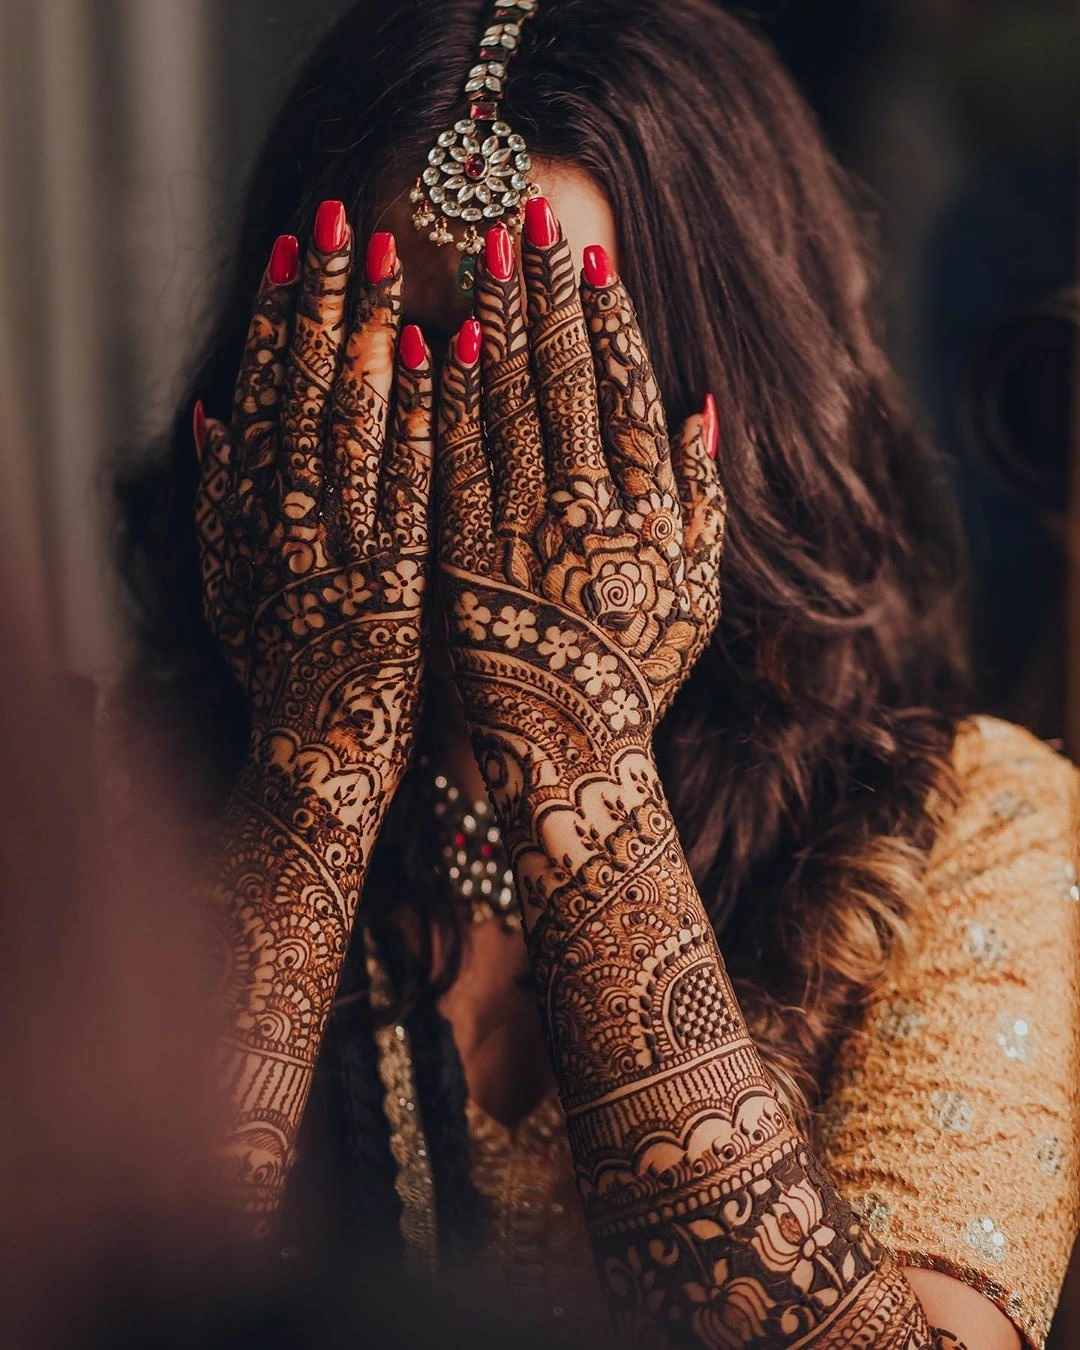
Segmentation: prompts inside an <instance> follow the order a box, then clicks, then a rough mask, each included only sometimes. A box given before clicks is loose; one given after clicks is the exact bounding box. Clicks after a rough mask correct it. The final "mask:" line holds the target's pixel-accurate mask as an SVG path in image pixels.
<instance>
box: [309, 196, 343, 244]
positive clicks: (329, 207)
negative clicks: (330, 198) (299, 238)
mask: <svg viewBox="0 0 1080 1350" xmlns="http://www.w3.org/2000/svg"><path fill="white" fill-rule="evenodd" d="M347 233H348V220H347V219H346V216H345V204H344V202H323V204H322V205H321V206H320V207H319V209H318V211H317V212H316V213H315V247H316V248H317V249H318V250H319V252H320V253H336V252H337V251H338V249H339V248H343V247H344V246H345V237H346V235H347Z"/></svg>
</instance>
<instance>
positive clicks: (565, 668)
mask: <svg viewBox="0 0 1080 1350" xmlns="http://www.w3.org/2000/svg"><path fill="white" fill-rule="evenodd" d="M523 272H524V277H525V284H526V289H527V292H528V301H529V303H528V339H529V343H530V345H531V350H532V368H533V369H534V370H535V372H536V381H537V389H536V395H535V407H536V408H537V410H538V415H539V420H540V425H541V437H542V444H543V447H544V467H545V473H546V480H547V497H546V499H541V497H540V495H539V494H540V485H539V484H537V483H536V482H535V476H534V475H531V474H529V475H525V476H524V477H523V478H522V479H520V480H515V483H516V490H517V492H518V502H517V505H516V508H515V510H514V511H513V512H512V513H510V514H511V515H512V519H511V520H510V521H508V520H507V516H508V507H507V495H506V494H505V493H500V492H497V491H496V490H495V488H494V484H496V483H498V482H499V481H500V480H501V479H502V478H503V477H505V475H506V474H507V473H508V471H509V470H508V464H509V463H510V462H513V460H514V457H515V456H516V455H519V454H520V453H522V452H521V450H520V447H518V446H516V445H507V444H506V442H507V440H508V439H510V438H512V436H513V419H512V418H511V417H510V415H509V413H508V411H507V409H506V407H505V401H504V402H502V403H500V406H499V408H498V415H499V416H500V417H501V418H502V420H503V424H504V426H506V427H508V428H509V429H508V430H506V431H504V433H503V440H502V442H501V443H500V444H499V445H498V446H496V445H492V444H489V446H488V448H489V449H490V451H491V455H492V459H493V461H494V463H493V465H492V466H489V464H488V460H487V457H486V455H485V449H484V442H483V439H482V436H481V427H482V425H483V424H484V422H485V421H486V422H490V417H489V415H488V404H487V397H488V396H489V394H490V393H491V391H492V389H493V388H494V387H495V386H494V385H493V382H492V379H491V377H490V376H489V377H488V379H487V380H486V381H485V383H484V386H483V409H481V406H480V403H481V392H480V389H479V388H478V381H477V379H476V376H475V372H474V371H472V370H469V369H465V368H462V366H461V365H460V363H459V362H457V361H456V359H455V357H454V354H453V353H451V357H450V358H449V360H448V362H447V365H446V367H445V368H444V378H443V386H442V413H441V417H440V443H439V455H438V471H439V483H440V503H441V507H442V516H441V530H440V555H441V563H442V588H441V589H442V592H443V594H444V596H445V598H446V602H447V609H448V629H449V636H450V643H451V650H452V656H453V661H454V670H455V677H456V680H457V683H458V686H459V688H460V690H461V693H462V697H463V700H464V704H465V709H466V714H467V716H468V719H469V724H470V729H471V734H472V739H473V744H474V748H475V751H476V755H477V759H478V762H479V765H480V768H481V771H482V772H483V774H484V776H485V779H486V782H487V784H488V788H489V791H490V794H491V797H492V800H493V802H494V804H495V806H496V808H497V810H498V812H499V814H500V818H501V822H502V825H503V830H504V834H505V836H506V839H507V842H508V845H509V849H510V854H511V858H512V860H513V864H514V868H515V874H516V878H517V882H518V891H519V896H520V898H521V902H522V911H523V916H524V919H525V929H526V935H527V942H528V946H529V951H530V955H531V958H532V962H533V968H534V972H535V976H536V984H537V990H538V995H539V1000H540V1006H541V1012H542V1016H543V1020H544V1024H545V1028H546V1031H547V1034H548V1038H549V1042H550V1045H551V1048H552V1053H553V1058H554V1062H555V1065H556V1069H557V1072H558V1076H559V1083H560V1090H561V1095H562V1100H563V1105H564V1109H565V1112H566V1119H567V1129H568V1134H569V1139H570V1143H571V1147H572V1152H573V1157H574V1163H575V1169H576V1176H577V1182H578V1187H579V1190H580V1193H581V1196H582V1200H583V1203H584V1207H585V1213H586V1218H587V1221H588V1224H589V1229H590V1233H591V1236H592V1240H593V1245H594V1249H595V1253H596V1258H597V1265H598V1269H599V1272H600V1276H601V1280H602V1283H603V1285H604V1286H605V1288H606V1290H607V1292H608V1296H609V1299H610V1303H611V1307H612V1312H613V1315H614V1318H615V1321H616V1325H617V1328H618V1332H619V1339H620V1343H626V1342H629V1341H636V1340H638V1339H642V1340H645V1341H647V1342H648V1343H650V1344H670V1345H686V1346H692V1345H694V1346H715V1347H736V1346H757V1347H766V1346H768V1347H774V1346H781V1345H814V1346H815V1347H824V1346H828V1347H834V1346H835V1347H837V1350H838V1348H839V1347H840V1346H864V1347H871V1346H872V1347H881V1346H884V1347H896V1348H897V1350H899V1348H900V1347H903V1350H929V1347H931V1346H933V1345H934V1337H933V1333H932V1332H931V1331H930V1329H929V1327H928V1325H927V1323H926V1319H925V1315H924V1314H923V1311H922V1308H921V1305H920V1304H919V1302H918V1300H917V1298H916V1297H915V1294H914V1291H913V1290H912V1289H911V1286H910V1285H909V1284H908V1282H907V1280H906V1279H905V1278H904V1275H903V1272H902V1271H901V1270H900V1269H899V1267H898V1266H897V1265H896V1264H895V1263H894V1262H893V1261H892V1260H891V1259H890V1258H888V1257H887V1255H886V1253H885V1252H884V1251H883V1249H882V1248H881V1247H880V1246H879V1245H878V1244H877V1243H876V1242H875V1240H874V1239H873V1237H872V1236H871V1235H870V1234H869V1232H868V1231H867V1230H866V1229H865V1228H864V1227H863V1226H862V1225H861V1224H860V1222H859V1220H858V1218H857V1217H856V1215H855V1214H854V1213H853V1211H852V1210H851V1208H850V1207H849V1206H848V1205H847V1204H846V1203H845V1202H844V1200H843V1199H842V1198H841V1197H840V1196H839V1194H838V1193H837V1191H836V1189H835V1187H834V1186H833V1185H832V1183H831V1181H830V1179H829V1177H828V1176H827V1175H826V1174H825V1173H824V1171H823V1170H822V1169H821V1167H820V1166H819V1165H818V1163H817V1161H816V1159H815V1158H814V1156H813V1153H812V1152H811V1150H810V1148H809V1145H808V1144H807V1141H806V1140H805V1139H804V1138H803V1137H802V1136H801V1135H800V1134H799V1133H798V1131H797V1130H796V1129H795V1127H794V1126H793V1124H792V1123H791V1121H790V1120H789V1119H788V1117H787V1116H786V1114H785V1112H784V1110H783V1108H782V1106H781V1103H780V1101H779V1099H778V1097H777V1094H776V1092H775V1090H774V1088H773V1085H772V1083H771V1081H770V1080H769V1077H768V1075H767V1074H766V1072H765V1069H764V1067H763V1065H762V1062H761V1059H760V1057H759V1055H758V1053H757V1050H756V1047H755V1046H754V1044H753V1041H752V1039H751V1038H750V1036H749V1033H748V1031H747V1027H746V1023H745V1021H744V1019H743V1017H742V1013H741V1011H740V1009H739V1006H738V1002H737V999H736V997H735V993H734V990H733V988H732V985H731V982H730V980H729V979H728V976H727V972H726V969H725V967H724V962H723V959H722V957H721V954H720V951H719V949H718V947H717V944H716V939H715V935H714V933H713V930H712V927H711V925H710V923H709V920H708V917H707V915H706V912H705V909H704V906H703V905H702V902H701V899H700V896H699V895H698V893H697V890H696V888H695V886H694V883H693V879H692V877H691V875H690V871H689V868H688V867H687V864H686V859H685V857H684V855H683V852H682V849H681V846H680V843H679V839H678V836H677V833H676V830H675V825H674V822H673V820H672V816H671V812H670V808H669V806H668V803H667V800H666V798H665V795H664V792H663V788H662V785H661V782H660V779H659V775H658V772H657V768H656V764H655V761H654V758H653V755H652V749H651V733H652V730H653V727H654V725H655V722H656V720H657V718H658V717H659V716H660V715H661V713H662V711H663V709H664V708H665V707H666V706H667V704H668V703H669V702H670V699H671V697H672V696H673V694H674V692H675V691H676V690H677V689H678V687H679V686H680V685H681V683H682V681H683V680H684V679H685V678H686V675H687V673H688V671H689V669H690V668H691V665H692V663H693V661H694V660H695V659H696V657H697V655H698V653H699V652H700V651H701V649H702V647H703V646H704V644H705V642H706V641H707V640H708V638H709V636H710V634H711V632H712V630H713V627H714V625H715V623H716V620H717V616H718V613H719V563H720V549H721V546H722V541H723V519H724V498H723V493H722V490H721V487H720V484H719V480H718V477H717V471H716V466H715V464H714V463H713V462H712V460H711V459H710V457H709V456H708V454H707V453H706V451H705V447H704V444H703V438H702V435H701V428H700V425H698V426H696V427H692V428H690V429H688V430H687V431H684V433H683V435H682V436H680V437H679V438H678V439H677V441H676V448H675V450H674V451H669V446H668V438H667V432H666V429H665V425H664V418H663V411H662V405H661V400H660V394H659V390H658V388H657V384H656V379H655V376H654V374H653V372H652V368H651V364H650V362H649V359H648V355H647V352H646V350H645V346H644V342H643V340H642V338H641V334H640V332H639V330H638V326H637V323H636V321H635V318H634V312H633V308H632V305H631V303H630V300H629V297H628V295H627V294H626V291H625V289H624V288H623V287H622V285H621V284H620V283H619V282H618V281H614V282H612V283H611V284H610V285H603V286H599V287H592V286H589V285H585V286H584V287H583V288H582V289H581V290H580V291H579V289H578V286H577V282H576V278H575V276H574V273H573V266H572V260H571V257H570V253H569V250H568V248H567V247H566V243H565V240H564V239H563V238H562V237H561V235H560V236H559V237H558V239H557V240H556V242H555V243H554V244H552V245H551V246H550V247H548V248H539V247H537V246H536V245H535V244H528V243H527V244H526V245H525V249H524V260H523ZM513 298H514V289H513V282H512V281H507V282H502V281H500V280H499V279H498V277H493V276H492V274H491V268H490V267H486V266H485V267H484V268H482V269H481V271H480V273H479V275H478V278H477V300H478V312H479V313H480V315H481V316H482V318H483V321H484V328H485V339H487V338H488V334H489V330H490V329H495V330H496V332H497V333H499V334H502V333H505V332H506V331H509V330H510V329H511V328H512V327H513V324H514V318H513V315H511V314H509V313H508V312H507V311H508V310H509V309H510V308H511V307H512V305H513ZM515 313H516V311H515ZM500 325H501V327H500ZM514 331H515V332H516V329H514ZM505 348H506V342H505V339H504V338H503V337H502V336H499V337H498V338H497V339H495V340H492V341H490V342H488V341H486V342H485V347H484V357H485V361H487V362H489V363H491V364H492V365H493V366H494V368H495V369H496V370H497V369H499V368H500V363H501V362H502V361H503V360H504V359H505V357H504V352H505ZM530 406H531V403H530ZM482 411H483V417H482ZM525 425H526V427H527V435H528V438H529V441H530V447H529V448H527V449H526V450H525V452H524V453H525V455H526V457H527V458H528V459H529V460H531V458H532V456H533V451H532V449H531V443H532V438H533V436H534V434H535V433H534V431H533V424H532V417H531V414H530V416H529V417H528V418H527V419H526V423H525ZM501 455H504V456H506V459H505V461H502V462H501V461H500V456H501ZM525 521H529V522H532V523H531V525H530V527H528V528H525V527H524V525H523V522H525ZM508 534H512V535H513V538H514V546H513V549H512V550H507V549H506V548H505V547H503V543H504V540H505V539H506V537H507V536H508Z"/></svg>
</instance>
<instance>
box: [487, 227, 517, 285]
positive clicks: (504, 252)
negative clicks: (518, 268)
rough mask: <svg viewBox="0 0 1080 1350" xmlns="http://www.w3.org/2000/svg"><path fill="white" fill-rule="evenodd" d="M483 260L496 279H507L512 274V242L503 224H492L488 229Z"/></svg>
mask: <svg viewBox="0 0 1080 1350" xmlns="http://www.w3.org/2000/svg"><path fill="white" fill-rule="evenodd" d="M484 262H485V263H486V264H487V270H488V271H489V272H490V273H491V275H492V276H493V277H494V278H495V280H496V281H509V280H510V278H511V277H512V276H513V275H514V243H513V240H512V239H511V238H510V231H509V230H508V229H507V228H506V226H505V225H494V226H492V228H491V229H490V230H488V232H487V239H486V240H485V241H484Z"/></svg>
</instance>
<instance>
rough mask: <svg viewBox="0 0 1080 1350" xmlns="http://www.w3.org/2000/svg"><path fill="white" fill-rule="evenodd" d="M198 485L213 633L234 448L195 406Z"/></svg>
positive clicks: (198, 526)
mask: <svg viewBox="0 0 1080 1350" xmlns="http://www.w3.org/2000/svg"><path fill="white" fill-rule="evenodd" d="M194 420H195V444H196V449H197V451H198V453H199V481H198V485H197V486H196V489H195V537H196V540H197V542H198V547H199V563H200V567H201V571H202V595H203V613H204V614H205V615H206V620H207V622H208V623H209V625H210V627H211V630H212V631H213V632H214V633H215V634H216V633H217V632H218V631H219V629H220V623H221V614H222V596H221V589H222V584H223V581H224V577H225V521H226V514H227V509H228V507H227V504H228V499H229V495H230V492H231V490H232V479H233V445H232V441H231V439H230V436H229V431H228V428H227V427H226V426H225V425H224V424H223V423H222V422H218V421H215V420H214V419H212V418H207V417H206V416H205V414H204V412H203V405H202V401H201V400H200V401H199V402H198V403H197V404H196V405H195V419H194Z"/></svg>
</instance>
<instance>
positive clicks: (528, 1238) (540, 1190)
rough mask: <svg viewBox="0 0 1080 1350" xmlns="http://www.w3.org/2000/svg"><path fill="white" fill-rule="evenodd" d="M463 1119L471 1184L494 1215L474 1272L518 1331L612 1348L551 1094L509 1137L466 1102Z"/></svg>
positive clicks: (563, 1132)
mask: <svg viewBox="0 0 1080 1350" xmlns="http://www.w3.org/2000/svg"><path fill="white" fill-rule="evenodd" d="M466 1115H467V1118H468V1126H469V1153H470V1157H469V1162H470V1167H471V1172H472V1179H473V1184H474V1185H475V1186H476V1188H477V1190H479V1191H480V1193H481V1194H482V1195H483V1196H484V1197H485V1199H486V1200H487V1201H488V1203H489V1206H490V1209H491V1213H492V1215H493V1219H492V1222H491V1224H490V1225H489V1230H488V1237H487V1240H486V1242H485V1243H484V1245H483V1247H482V1249H481V1250H480V1252H479V1253H478V1261H479V1266H480V1270H481V1272H483V1273H484V1274H486V1275H490V1276H491V1277H492V1278H493V1279H495V1280H496V1281H497V1282H498V1287H499V1288H500V1289H502V1290H504V1291H505V1293H506V1295H507V1298H508V1303H509V1306H510V1307H512V1308H514V1309H515V1310H516V1312H517V1313H518V1314H519V1315H520V1316H521V1318H522V1322H523V1324H527V1325H530V1326H536V1327H541V1326H544V1325H546V1326H548V1327H549V1328H550V1330H551V1333H552V1337H553V1340H554V1341H555V1342H556V1343H558V1341H559V1340H560V1339H561V1337H562V1334H565V1335H567V1336H572V1337H573V1339H574V1343H575V1344H577V1343H579V1341H580V1343H581V1344H588V1345H592V1346H597V1347H603V1346H609V1345H611V1344H612V1341H611V1334H612V1333H611V1327H610V1325H609V1322H608V1317H607V1310H606V1308H605V1306H604V1300H603V1296H602V1294H601V1292H600V1286H599V1284H598V1282H597V1278H596V1275H595V1273H594V1266H593V1258H592V1250H591V1248H590V1246H589V1238H588V1234H587V1232H586V1229H585V1218H584V1214H583V1212H582V1209H581V1202H580V1200H579V1199H578V1196H577V1192H576V1190H575V1188H574V1178H573V1172H572V1168H571V1160H570V1146H569V1143H568V1142H567V1138H566V1129H565V1126H564V1124H563V1116H562V1107H561V1106H560V1105H559V1099H558V1094H557V1093H556V1092H554V1091H553V1092H552V1093H550V1094H549V1095H548V1096H547V1097H545V1098H544V1099H543V1100H542V1101H541V1102H540V1103H539V1104H538V1105H537V1106H536V1107H534V1109H533V1110H532V1111H530V1112H529V1114H528V1115H527V1116H526V1117H525V1118H524V1119H523V1120H521V1121H520V1122H519V1123H518V1124H517V1125H515V1126H514V1127H513V1128H512V1129H510V1128H508V1127H507V1126H505V1125H503V1124H502V1123H501V1122H500V1121H497V1120H495V1119H494V1118H493V1117H492V1116H490V1115H488V1114H487V1112H486V1111H484V1110H483V1109H482V1108H481V1107H479V1106H478V1105H477V1104H476V1103H475V1102H473V1101H470V1102H469V1103H468V1104H467V1107H466Z"/></svg>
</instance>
